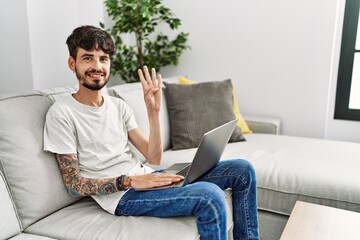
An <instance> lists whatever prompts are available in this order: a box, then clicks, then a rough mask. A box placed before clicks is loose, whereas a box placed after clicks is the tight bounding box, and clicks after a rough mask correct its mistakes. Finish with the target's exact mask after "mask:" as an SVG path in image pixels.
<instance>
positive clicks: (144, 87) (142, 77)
mask: <svg viewBox="0 0 360 240" xmlns="http://www.w3.org/2000/svg"><path fill="white" fill-rule="evenodd" d="M138 75H139V78H140V82H141V85H142V86H143V90H144V91H145V89H148V87H149V85H148V84H147V82H146V80H145V78H144V74H143V72H142V70H141V69H140V68H139V69H138Z"/></svg>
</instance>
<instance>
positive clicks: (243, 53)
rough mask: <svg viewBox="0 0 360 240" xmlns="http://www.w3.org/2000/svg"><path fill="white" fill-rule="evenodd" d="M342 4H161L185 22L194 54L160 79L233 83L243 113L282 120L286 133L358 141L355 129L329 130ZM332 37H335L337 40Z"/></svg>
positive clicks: (232, 0) (212, 0) (182, 0)
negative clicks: (179, 77) (340, 132)
mask: <svg viewBox="0 0 360 240" xmlns="http://www.w3.org/2000/svg"><path fill="white" fill-rule="evenodd" d="M342 2H344V1H343V0H342V1H340V0H339V1H338V0H316V1H314V0H303V1H294V0H293V1H289V0H272V1H269V0H254V1H245V0H228V1H219V0H197V1H192V0H171V1H170V0H166V1H165V3H166V5H167V6H168V7H170V8H171V9H173V11H174V13H175V14H176V16H177V17H179V18H180V19H181V20H182V28H181V30H182V31H185V32H189V33H190V39H189V44H190V45H191V47H192V50H190V51H188V52H186V53H185V54H184V55H183V57H182V59H181V61H180V64H179V66H177V67H175V68H167V69H164V71H163V75H165V76H166V75H173V74H183V75H187V76H188V77H189V78H192V79H194V80H200V81H205V80H222V79H226V78H231V79H232V80H233V84H234V85H235V87H236V90H237V97H238V100H239V103H240V108H241V112H243V113H246V114H255V115H269V116H275V117H279V118H280V119H281V120H282V123H283V134H287V135H296V136H305V137H316V138H325V137H326V138H330V139H339V140H352V141H359V142H360V131H357V132H356V131H355V132H351V131H350V132H346V134H344V135H343V136H340V135H336V134H334V133H335V132H337V130H334V131H333V130H332V129H330V128H332V127H333V126H332V125H334V124H338V121H333V120H329V119H330V118H332V116H330V115H331V113H329V110H330V109H331V110H333V106H332V105H333V103H334V101H335V98H334V96H333V95H331V96H330V94H331V93H332V92H333V91H334V84H335V83H336V74H334V71H335V70H336V71H337V64H338V62H337V63H336V60H338V54H337V53H338V52H339V50H340V47H339V41H341V29H342V25H340V26H339V25H337V24H338V21H339V19H342V17H343V12H341V9H340V12H339V11H338V9H339V8H341V6H342ZM342 11H343V8H342ZM341 24H342V23H341ZM335 36H337V37H339V36H340V39H336V40H337V42H334V37H335ZM334 44H336V46H335V47H334ZM335 53H336V54H335ZM334 58H335V59H334ZM334 81H335V83H334ZM335 85H336V84H335ZM335 88H336V86H335ZM351 125H352V127H349V128H350V129H353V126H354V125H356V126H359V125H360V123H359V122H351ZM349 126H350V125H349Z"/></svg>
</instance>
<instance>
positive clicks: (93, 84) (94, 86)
mask: <svg viewBox="0 0 360 240" xmlns="http://www.w3.org/2000/svg"><path fill="white" fill-rule="evenodd" d="M75 73H76V77H77V79H78V80H79V82H82V85H83V86H84V87H86V88H88V89H90V90H93V91H98V90H101V89H102V88H103V87H104V86H105V85H106V84H107V83H108V82H109V78H110V75H109V76H107V74H106V72H103V71H101V70H96V69H90V70H89V71H86V72H85V74H81V73H80V72H79V71H78V70H77V69H76V67H75ZM92 73H93V74H100V75H101V77H99V78H104V81H101V80H100V79H95V80H92V81H88V80H87V79H86V78H87V76H88V75H89V74H92Z"/></svg>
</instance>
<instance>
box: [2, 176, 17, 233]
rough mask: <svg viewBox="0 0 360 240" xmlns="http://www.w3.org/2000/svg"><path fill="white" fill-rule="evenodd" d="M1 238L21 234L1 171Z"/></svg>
mask: <svg viewBox="0 0 360 240" xmlns="http://www.w3.org/2000/svg"><path fill="white" fill-rule="evenodd" d="M0 229H1V231H0V239H7V238H10V237H12V236H14V235H16V234H19V233H20V231H21V229H20V225H19V222H18V219H17V217H16V213H15V208H14V205H13V202H12V200H11V196H10V193H9V191H8V187H7V185H6V181H5V179H4V176H3V174H2V172H1V171H0Z"/></svg>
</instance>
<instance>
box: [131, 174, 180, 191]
mask: <svg viewBox="0 0 360 240" xmlns="http://www.w3.org/2000/svg"><path fill="white" fill-rule="evenodd" d="M130 178H131V187H132V188H134V189H144V188H154V187H161V186H166V185H170V184H172V183H175V182H180V181H182V180H184V177H183V176H180V175H175V174H169V173H150V174H145V175H138V176H130Z"/></svg>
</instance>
